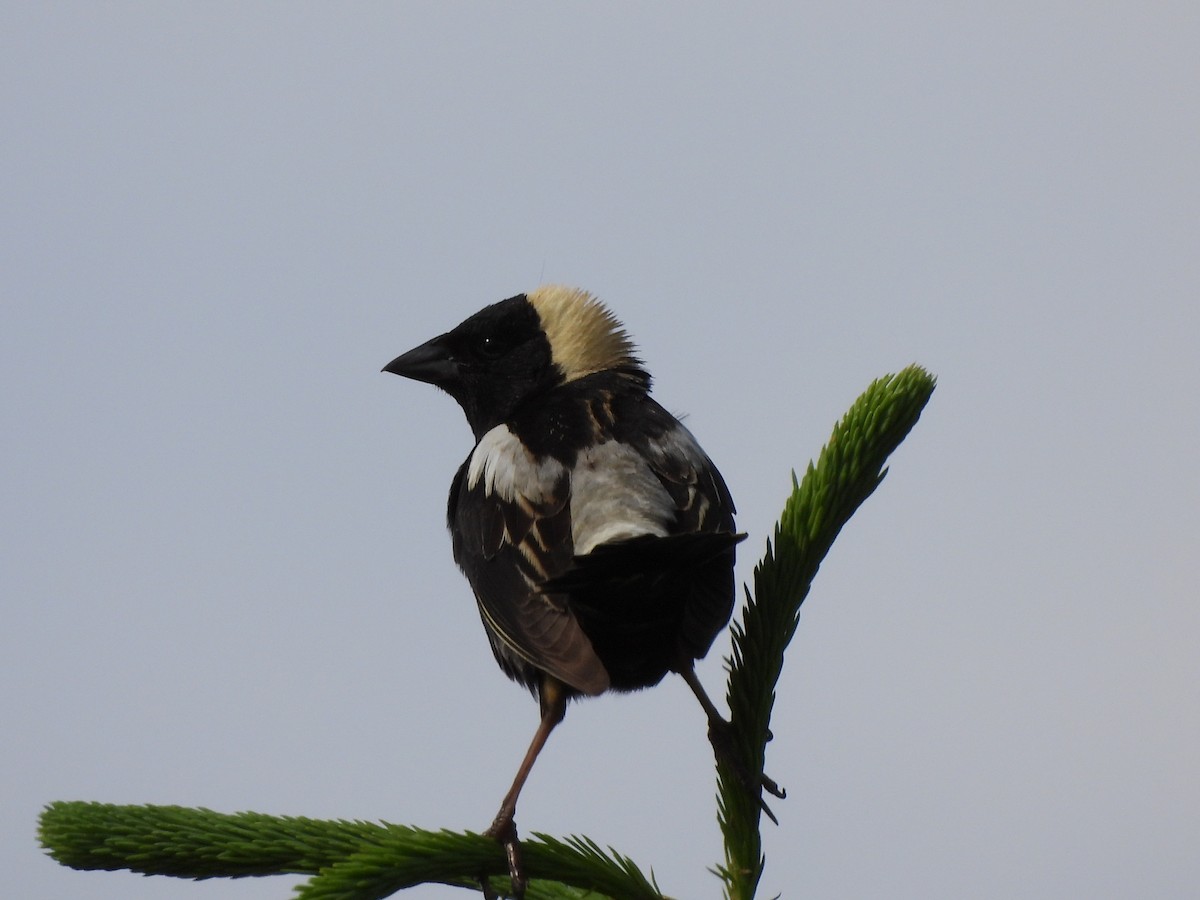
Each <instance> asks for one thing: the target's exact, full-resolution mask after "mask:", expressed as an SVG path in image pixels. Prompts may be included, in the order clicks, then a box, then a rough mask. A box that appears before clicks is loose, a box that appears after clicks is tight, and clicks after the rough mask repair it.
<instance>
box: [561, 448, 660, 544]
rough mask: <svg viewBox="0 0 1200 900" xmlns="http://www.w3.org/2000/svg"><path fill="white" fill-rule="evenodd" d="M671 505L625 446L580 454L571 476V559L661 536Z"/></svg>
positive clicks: (650, 473)
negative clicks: (607, 544) (648, 536)
mask: <svg viewBox="0 0 1200 900" xmlns="http://www.w3.org/2000/svg"><path fill="white" fill-rule="evenodd" d="M675 515H676V512H675V503H674V501H673V500H672V499H671V495H670V494H668V493H667V491H666V489H664V488H663V486H662V482H660V481H659V480H658V476H656V475H655V474H654V472H653V471H652V470H651V469H650V466H649V465H648V464H647V463H646V460H644V459H643V458H642V457H641V455H640V454H639V453H638V452H637V451H636V450H634V449H633V448H632V447H630V446H629V445H628V444H622V443H619V442H617V441H606V442H605V443H603V444H597V445H596V446H594V447H591V448H589V449H587V450H584V451H582V452H581V453H580V454H579V457H578V458H577V459H576V461H575V468H574V469H573V470H572V472H571V536H572V538H573V540H574V543H575V553H576V555H583V554H585V553H589V552H590V551H591V550H592V548H593V547H595V546H596V545H597V544H603V543H605V542H606V541H616V540H622V539H624V538H631V537H637V536H638V535H643V534H653V535H658V536H659V537H662V536H664V535H666V534H667V529H668V527H669V526H670V524H671V523H672V522H673V521H674V519H675Z"/></svg>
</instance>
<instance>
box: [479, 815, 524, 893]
mask: <svg viewBox="0 0 1200 900" xmlns="http://www.w3.org/2000/svg"><path fill="white" fill-rule="evenodd" d="M484 836H485V837H490V838H492V839H493V840H495V841H496V842H498V843H499V844H500V846H501V847H503V848H504V855H505V857H507V859H508V875H509V879H510V880H511V881H512V895H511V896H512V897H513V900H523V898H524V897H525V885H526V884H527V883H528V881H529V879H528V877H527V876H526V875H525V867H524V865H523V864H522V862H521V842H520V840H518V839H517V823H516V822H514V821H513V817H512V813H511V812H509V811H507V810H503V809H502V810H500V812H499V813H497V815H496V818H495V819H493V820H492V824H491V825H490V826H488V829H487V831H485V832H484ZM479 884H480V887H481V888H482V889H483V896H484V897H485V898H486V900H496V894H495V892H494V891H493V890H492V887H491V884H489V883H488V880H487V879H486V878H481V879H479Z"/></svg>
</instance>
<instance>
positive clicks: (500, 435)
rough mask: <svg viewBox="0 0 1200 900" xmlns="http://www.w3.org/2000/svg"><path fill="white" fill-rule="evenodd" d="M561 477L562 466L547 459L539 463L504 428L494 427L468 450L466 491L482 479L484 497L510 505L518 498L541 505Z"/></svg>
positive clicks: (516, 438) (502, 426)
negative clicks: (473, 447)
mask: <svg viewBox="0 0 1200 900" xmlns="http://www.w3.org/2000/svg"><path fill="white" fill-rule="evenodd" d="M562 474H563V465H562V463H560V462H559V461H558V460H556V459H554V458H553V457H550V456H547V457H546V458H545V459H542V460H538V459H537V458H536V457H535V456H534V455H533V454H532V453H530V452H529V450H528V449H527V448H526V447H525V445H524V444H522V443H521V440H520V439H519V438H518V437H517V436H516V435H515V434H513V433H512V432H511V431H509V429H508V426H507V425H497V426H496V427H495V428H493V429H492V430H491V431H489V432H488V433H487V434H485V435H484V436H483V437H482V438H480V439H479V443H478V444H476V445H475V449H474V450H473V451H471V462H470V463H469V464H468V466H467V489H468V490H473V489H474V488H475V485H477V484H478V483H479V481H480V479H482V480H483V492H484V493H485V494H495V495H496V496H497V497H499V498H500V499H501V500H504V501H506V502H509V503H512V502H513V501H514V500H515V499H516V498H517V497H523V498H525V499H527V500H530V501H532V502H534V503H541V502H543V501H544V500H547V499H548V498H549V497H550V496H551V495H552V494H553V493H554V486H555V485H556V484H557V483H558V480H559V479H560V478H561V477H562Z"/></svg>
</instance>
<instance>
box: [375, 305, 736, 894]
mask: <svg viewBox="0 0 1200 900" xmlns="http://www.w3.org/2000/svg"><path fill="white" fill-rule="evenodd" d="M384 371H386V372H392V373H395V374H397V375H403V376H405V377H407V378H413V379H416V380H418V381H424V382H428V383H430V384H434V385H436V386H437V387H439V388H441V389H443V390H444V391H446V392H447V393H448V394H450V396H452V397H453V398H454V399H455V400H457V401H458V403H459V405H460V406H461V407H462V408H463V411H464V412H465V413H466V416H467V421H468V422H469V423H470V426H471V430H472V431H473V432H474V435H475V441H476V443H475V447H474V449H472V451H471V453H470V455H468V456H467V459H466V461H465V462H464V463H463V464H462V466H461V467H460V468H459V470H458V474H457V475H456V476H455V478H454V482H453V484H452V485H451V488H450V502H449V508H448V513H447V518H448V525H449V528H450V533H451V535H452V540H453V548H454V559H455V561H456V562H457V563H458V565H459V567H460V568H461V569H462V570H463V572H464V573H465V574H466V576H467V579H468V580H469V581H470V583H471V587H472V589H473V590H474V592H475V598H476V601H477V602H478V606H479V612H480V615H481V616H482V618H483V624H484V627H485V629H486V630H487V634H488V638H489V640H490V642H491V646H492V652H493V653H494V654H495V657H496V661H497V662H498V663H499V664H500V667H501V668H502V669H503V670H504V671H505V673H507V674H508V676H509V677H510V678H512V679H514V680H516V681H519V682H520V683H522V684H524V685H525V686H527V687H528V688H530V689H531V690H533V691H534V692H536V694H537V696H538V699H539V702H540V707H541V721H540V723H539V726H538V729H537V732H536V733H535V735H534V738H533V741H532V743H531V744H530V747H529V750H528V752H527V753H526V755H525V758H524V760H523V761H522V763H521V767H520V769H519V770H518V772H517V776H516V779H515V780H514V782H513V785H512V788H511V789H510V790H509V792H508V795H507V796H506V797H505V798H504V802H503V804H502V805H501V807H500V811H499V813H498V814H497V815H496V819H495V821H494V822H493V823H492V826H491V828H490V829H489V830H488V833H489V834H492V835H494V836H495V837H497V838H498V839H499V840H500V841H501V842H502V843H504V844H505V846H506V848H507V849H508V853H509V862H510V868H511V870H512V875H513V881H514V888H515V889H516V890H517V891H518V892H519V891H520V890H521V888H522V883H521V882H522V881H523V878H524V876H523V873H521V871H520V862H519V855H518V847H519V845H518V844H517V841H516V829H515V826H514V824H513V815H514V813H515V811H516V805H517V798H518V796H519V794H520V791H521V787H522V786H523V785H524V782H525V779H526V778H527V776H528V775H529V771H530V769H531V768H532V766H533V762H534V760H535V759H536V757H537V755H538V753H539V751H540V750H541V748H542V746H543V745H544V744H545V742H546V739H547V738H548V737H549V735H550V732H551V731H552V730H553V729H554V726H555V725H557V724H558V723H559V722H560V721H561V720H562V718H563V715H564V713H565V710H566V703H567V700H569V699H571V698H573V697H578V696H583V695H587V696H594V695H596V694H601V693H603V692H604V691H607V690H615V691H632V690H637V689H639V688H645V687H650V686H652V685H655V684H657V683H658V682H659V681H661V680H662V678H663V676H664V675H666V673H667V672H678V673H680V674H681V675H683V676H684V678H685V679H686V680H687V682H688V684H689V685H690V686H691V687H692V689H693V690H694V691H695V692H696V694H697V696H698V697H699V698H700V699H701V702H702V703H703V704H704V705H705V709H706V711H707V713H708V715H709V719H710V721H712V720H713V718H714V716H716V718H717V719H719V718H720V717H719V715H717V713H716V711H715V709H714V708H713V706H712V704H711V703H710V702H709V701H708V698H707V697H705V696H704V694H703V690H702V688H701V687H700V683H699V681H698V680H697V679H696V676H695V673H694V671H693V664H694V662H695V660H697V659H700V658H701V657H703V656H704V655H705V653H707V652H708V649H709V646H710V645H711V644H712V642H713V639H714V638H715V637H716V635H717V634H718V633H719V632H720V630H721V629H722V628H724V627H725V625H726V623H727V622H728V621H729V617H730V614H731V612H732V610H733V601H734V581H733V565H734V547H735V545H736V544H737V543H738V542H739V541H740V540H742V538H743V537H745V535H741V534H737V533H735V531H734V524H733V515H734V506H733V500H732V498H731V497H730V495H729V490H728V488H726V486H725V481H724V479H722V477H721V474H720V472H718V471H717V468H716V466H714V465H713V463H712V461H711V460H710V459H709V458H708V456H706V455H705V453H704V451H703V450H702V449H701V448H700V445H699V444H698V443H697V442H696V439H695V438H694V437H692V435H691V433H690V432H689V431H688V430H687V429H686V428H684V426H683V425H682V424H680V422H679V421H678V420H677V419H676V418H675V417H674V416H672V415H671V414H670V413H669V412H667V411H666V410H665V409H663V407H661V406H660V405H659V404H658V403H657V402H655V401H654V400H653V399H652V398H651V397H650V395H649V391H650V375H649V373H647V371H646V370H645V369H644V368H643V367H642V363H641V361H640V360H639V359H638V358H637V357H636V356H635V355H634V347H633V344H632V342H631V341H630V339H629V337H628V335H627V334H626V333H625V331H624V329H623V327H622V326H621V324H620V323H619V322H618V321H617V320H616V318H615V317H614V316H613V314H612V313H611V312H609V310H608V309H607V308H606V307H605V306H604V305H603V304H601V303H600V302H599V301H598V300H596V299H595V298H593V297H592V296H590V295H589V294H587V293H585V292H583V291H580V290H575V289H571V288H565V287H558V286H553V287H543V288H539V289H538V290H536V291H532V292H530V293H528V294H521V295H518V296H516V297H510V298H509V299H507V300H502V301H500V302H499V303H495V304H493V305H491V306H488V307H486V308H484V309H482V310H480V311H479V312H478V313H476V314H475V315H473V316H471V317H470V318H468V319H467V320H466V321H464V322H463V323H462V324H460V325H458V326H457V327H456V328H454V329H452V330H451V331H448V332H446V333H445V334H443V335H441V336H439V337H436V338H434V339H433V340H431V341H428V342H427V343H424V344H422V345H421V346H419V347H417V348H415V349H413V350H410V351H409V352H407V353H405V354H403V355H402V356H399V357H397V358H396V359H394V360H392V362H390V363H388V365H387V366H385V367H384Z"/></svg>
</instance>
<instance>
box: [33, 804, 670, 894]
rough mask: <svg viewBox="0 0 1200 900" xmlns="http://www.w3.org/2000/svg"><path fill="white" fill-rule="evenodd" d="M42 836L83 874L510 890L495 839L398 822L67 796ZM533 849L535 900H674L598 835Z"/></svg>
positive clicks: (543, 840)
mask: <svg viewBox="0 0 1200 900" xmlns="http://www.w3.org/2000/svg"><path fill="white" fill-rule="evenodd" d="M39 836H40V838H41V842H42V846H43V847H45V848H46V849H47V850H48V851H49V852H50V855H51V856H52V857H54V858H55V859H56V860H58V862H60V863H62V864H63V865H66V866H70V867H71V868H75V869H102V870H108V871H112V870H116V869H128V870H130V871H133V872H141V873H143V874H145V875H172V876H175V877H177V878H193V879H204V878H242V877H246V876H251V875H286V874H293V875H294V874H300V875H311V876H314V877H313V878H312V879H311V880H310V881H309V882H308V884H306V885H304V886H302V887H301V888H300V889H299V892H298V896H299V897H301V898H303V900H334V898H337V900H373V898H382V897H387V896H389V895H390V894H393V893H395V892H396V891H398V890H400V889H402V888H406V887H411V886H413V885H415V884H424V883H428V882H435V883H442V884H451V885H457V886H462V887H474V888H478V878H479V876H496V880H495V882H494V884H495V887H496V891H497V894H500V895H503V894H504V892H506V891H507V890H508V888H509V881H508V863H507V861H506V859H505V857H504V852H503V850H502V849H501V848H500V845H499V844H497V843H496V841H494V840H493V839H492V838H489V837H483V836H481V835H477V834H472V833H465V834H459V833H455V832H450V831H423V830H421V829H417V828H410V827H408V826H404V825H391V824H386V823H383V824H376V823H372V822H349V821H344V820H320V819H308V818H303V817H298V816H268V815H264V814H262V813H254V812H243V813H233V814H227V813H217V812H212V811H211V810H207V809H189V808H185V807H180V806H118V805H114V804H107V803H85V802H56V803H51V804H50V805H49V806H47V807H46V809H45V810H43V812H42V818H41V828H40V835H39ZM522 852H523V853H524V855H525V859H526V862H527V864H528V865H529V867H530V869H531V871H534V872H536V873H537V876H538V878H537V880H536V881H532V882H531V883H530V885H529V890H528V891H527V892H526V898H527V900H573V898H582V897H620V898H626V897H628V898H630V900H664V897H663V894H662V893H661V892H659V890H658V889H657V888H656V887H655V886H654V883H653V881H652V880H651V879H648V878H647V877H646V876H645V875H644V874H643V873H642V871H641V870H640V869H639V868H638V867H637V865H636V864H634V863H633V862H632V861H631V860H630V859H629V858H628V857H625V856H622V855H621V854H619V853H616V852H615V851H611V850H609V851H605V850H603V849H602V848H600V847H599V846H598V845H597V844H596V843H594V842H593V841H591V840H589V839H587V838H578V837H573V838H568V839H567V840H558V839H555V838H549V837H546V836H544V835H537V836H536V837H535V838H534V839H531V840H526V841H523V842H522ZM555 882H559V883H558V884H555Z"/></svg>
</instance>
